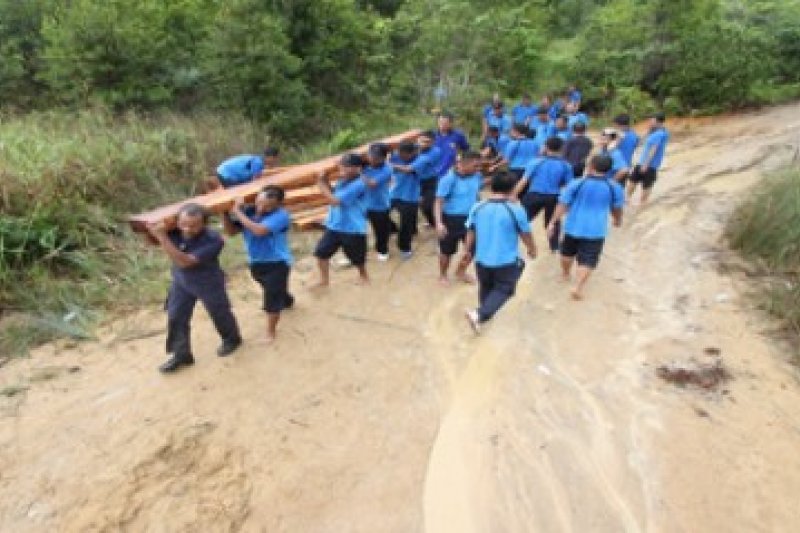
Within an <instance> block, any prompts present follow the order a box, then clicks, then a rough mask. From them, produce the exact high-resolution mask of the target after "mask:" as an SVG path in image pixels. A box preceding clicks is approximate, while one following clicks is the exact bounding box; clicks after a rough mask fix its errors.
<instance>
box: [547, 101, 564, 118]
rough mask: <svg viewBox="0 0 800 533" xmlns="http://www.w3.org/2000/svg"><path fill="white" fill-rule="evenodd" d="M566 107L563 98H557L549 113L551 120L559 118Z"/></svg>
mask: <svg viewBox="0 0 800 533" xmlns="http://www.w3.org/2000/svg"><path fill="white" fill-rule="evenodd" d="M563 109H564V103H563V102H561V100H556V101H555V102H553V105H551V106H550V109H549V110H548V112H547V114H548V116H549V117H550V120H555V119H556V118H558V115H560V114H561V111H562V110H563Z"/></svg>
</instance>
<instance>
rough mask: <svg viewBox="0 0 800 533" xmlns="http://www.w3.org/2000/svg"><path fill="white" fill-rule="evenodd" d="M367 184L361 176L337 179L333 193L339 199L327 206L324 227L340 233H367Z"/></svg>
mask: <svg viewBox="0 0 800 533" xmlns="http://www.w3.org/2000/svg"><path fill="white" fill-rule="evenodd" d="M366 193H367V185H366V184H365V183H364V180H362V179H361V177H360V176H359V177H357V178H353V179H351V180H347V181H344V180H339V181H338V182H337V183H336V187H334V189H333V194H334V196H336V198H338V199H339V204H338V205H331V206H330V207H329V208H328V218H327V219H326V220H325V227H326V228H328V229H329V230H331V231H338V232H341V233H358V234H366V233H367V203H366Z"/></svg>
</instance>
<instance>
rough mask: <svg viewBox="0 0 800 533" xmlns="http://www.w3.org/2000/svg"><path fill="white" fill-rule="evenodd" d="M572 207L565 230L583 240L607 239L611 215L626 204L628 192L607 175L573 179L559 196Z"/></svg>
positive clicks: (565, 203)
mask: <svg viewBox="0 0 800 533" xmlns="http://www.w3.org/2000/svg"><path fill="white" fill-rule="evenodd" d="M558 202H559V203H560V204H564V205H567V206H569V211H568V212H567V218H566V221H565V222H564V233H566V234H567V235H571V236H572V237H577V238H580V239H604V238H605V236H606V235H607V234H608V215H609V213H610V212H611V210H612V209H616V208H620V207H622V206H623V205H625V192H624V191H623V190H622V187H621V186H620V185H619V183H617V182H615V181H613V180H609V179H606V178H604V177H597V176H594V177H587V178H580V179H576V180H572V182H571V183H570V184H569V185H567V187H566V188H565V189H564V190H563V191H562V193H561V196H560V197H559V199H558Z"/></svg>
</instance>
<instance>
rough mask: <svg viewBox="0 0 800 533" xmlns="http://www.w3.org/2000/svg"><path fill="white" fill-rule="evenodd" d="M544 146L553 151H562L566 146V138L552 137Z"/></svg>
mask: <svg viewBox="0 0 800 533" xmlns="http://www.w3.org/2000/svg"><path fill="white" fill-rule="evenodd" d="M544 146H545V148H547V149H548V150H550V151H551V152H560V151H561V149H562V148H563V147H564V139H562V138H561V137H550V138H549V139H547V140H546V141H545V143H544Z"/></svg>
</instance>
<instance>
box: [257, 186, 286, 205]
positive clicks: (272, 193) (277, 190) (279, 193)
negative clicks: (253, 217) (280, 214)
mask: <svg viewBox="0 0 800 533" xmlns="http://www.w3.org/2000/svg"><path fill="white" fill-rule="evenodd" d="M259 194H266V195H267V197H268V198H275V199H276V200H278V202H283V199H284V198H286V193H285V192H284V190H283V188H282V187H279V186H278V185H267V186H266V187H264V188H263V189H261V192H260V193H259Z"/></svg>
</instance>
